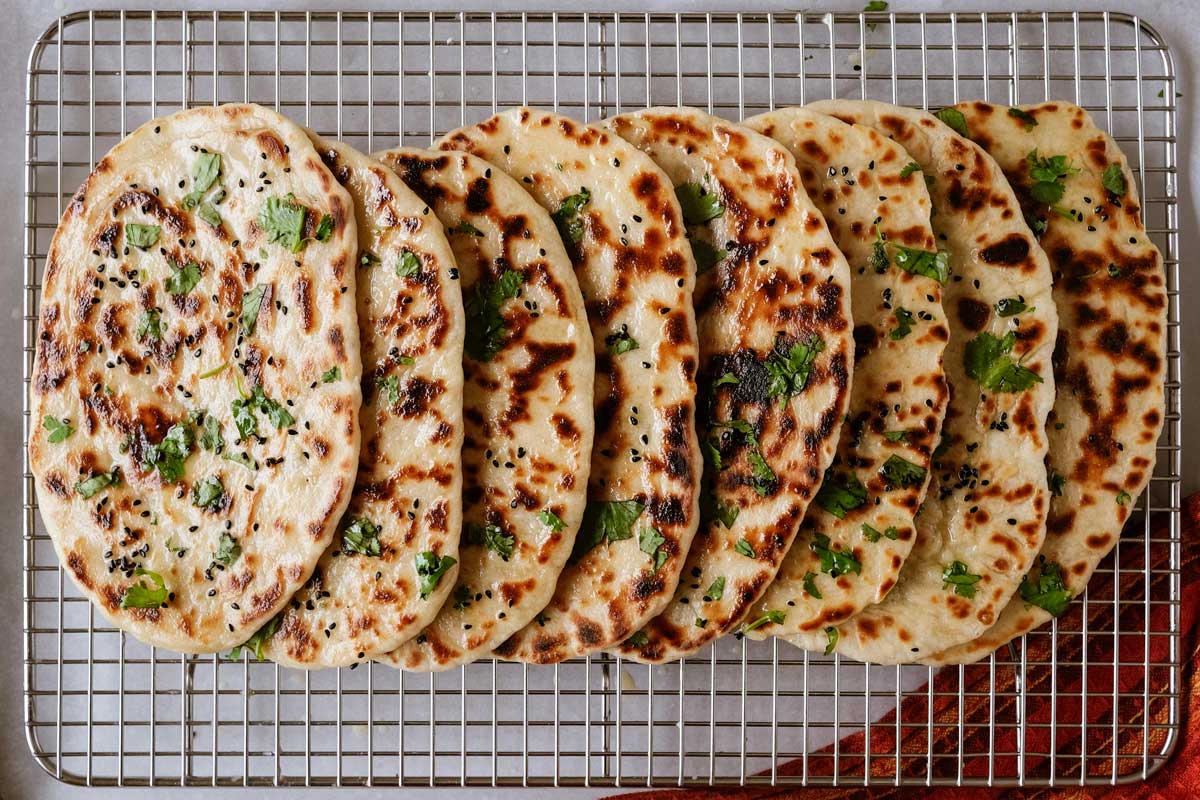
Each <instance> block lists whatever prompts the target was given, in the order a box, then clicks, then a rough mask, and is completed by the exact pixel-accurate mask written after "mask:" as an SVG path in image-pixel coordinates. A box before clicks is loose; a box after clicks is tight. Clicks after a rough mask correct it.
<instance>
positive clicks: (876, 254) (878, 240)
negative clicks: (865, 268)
mask: <svg viewBox="0 0 1200 800" xmlns="http://www.w3.org/2000/svg"><path fill="white" fill-rule="evenodd" d="M869 263H870V267H871V269H873V270H875V274H876V275H882V274H883V273H885V272H887V271H888V267H890V266H891V265H892V262H891V260H890V259H889V258H888V254H887V244H886V243H885V242H884V241H883V231H881V230H879V226H878V225H876V226H875V243H874V244H873V245H871V257H870V259H869Z"/></svg>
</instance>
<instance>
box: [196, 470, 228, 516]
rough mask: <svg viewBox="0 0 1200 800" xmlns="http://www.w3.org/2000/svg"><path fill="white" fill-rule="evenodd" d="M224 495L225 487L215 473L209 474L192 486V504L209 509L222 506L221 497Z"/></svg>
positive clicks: (214, 509)
mask: <svg viewBox="0 0 1200 800" xmlns="http://www.w3.org/2000/svg"><path fill="white" fill-rule="evenodd" d="M224 496H225V487H224V485H222V483H221V479H220V478H218V477H217V476H215V475H209V476H208V477H207V478H204V479H203V480H200V481H198V482H197V483H196V484H195V485H194V486H192V505H194V506H197V507H199V508H203V509H206V510H208V511H216V510H217V509H218V508H220V506H221V498H222V497H224Z"/></svg>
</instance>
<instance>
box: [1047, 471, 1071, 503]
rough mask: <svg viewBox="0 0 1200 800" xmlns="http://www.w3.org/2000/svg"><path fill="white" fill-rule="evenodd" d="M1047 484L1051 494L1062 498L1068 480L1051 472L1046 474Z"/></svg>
mask: <svg viewBox="0 0 1200 800" xmlns="http://www.w3.org/2000/svg"><path fill="white" fill-rule="evenodd" d="M1046 484H1047V486H1049V487H1050V494H1052V495H1054V496H1055V497H1062V493H1063V489H1064V488H1066V486H1067V479H1066V478H1064V477H1063V476H1062V475H1060V474H1059V473H1057V472H1055V471H1054V470H1050V471H1049V472H1048V473H1047V474H1046Z"/></svg>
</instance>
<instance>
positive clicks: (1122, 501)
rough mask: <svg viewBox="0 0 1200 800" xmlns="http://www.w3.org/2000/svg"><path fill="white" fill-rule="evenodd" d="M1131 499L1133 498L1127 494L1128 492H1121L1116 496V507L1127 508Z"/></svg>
mask: <svg viewBox="0 0 1200 800" xmlns="http://www.w3.org/2000/svg"><path fill="white" fill-rule="evenodd" d="M1132 499H1133V497H1132V495H1130V494H1129V492H1126V491H1124V490H1122V491H1121V493H1120V494H1118V495H1117V505H1119V506H1127V505H1129V501H1130V500H1132Z"/></svg>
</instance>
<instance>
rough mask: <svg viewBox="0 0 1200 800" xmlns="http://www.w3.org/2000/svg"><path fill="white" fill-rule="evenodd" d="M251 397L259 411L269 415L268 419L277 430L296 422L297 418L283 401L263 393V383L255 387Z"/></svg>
mask: <svg viewBox="0 0 1200 800" xmlns="http://www.w3.org/2000/svg"><path fill="white" fill-rule="evenodd" d="M250 399H251V400H252V401H254V403H255V405H256V406H257V408H258V410H259V411H261V412H262V413H264V414H266V415H267V419H268V420H269V421H270V422H271V424H272V425H274V426H275V430H280V429H281V428H286V427H288V426H289V425H295V424H296V418H295V417H293V416H292V415H291V414H290V413H289V412H288V410H287V409H286V408H284V407H283V405H282V404H281V403H279V402H277V401H275V400H272V399H271V398H269V397H267V396H266V394H264V393H263V388H262V384H259V385H258V386H255V387H254V393H253V394H252V395H251V396H250Z"/></svg>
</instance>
